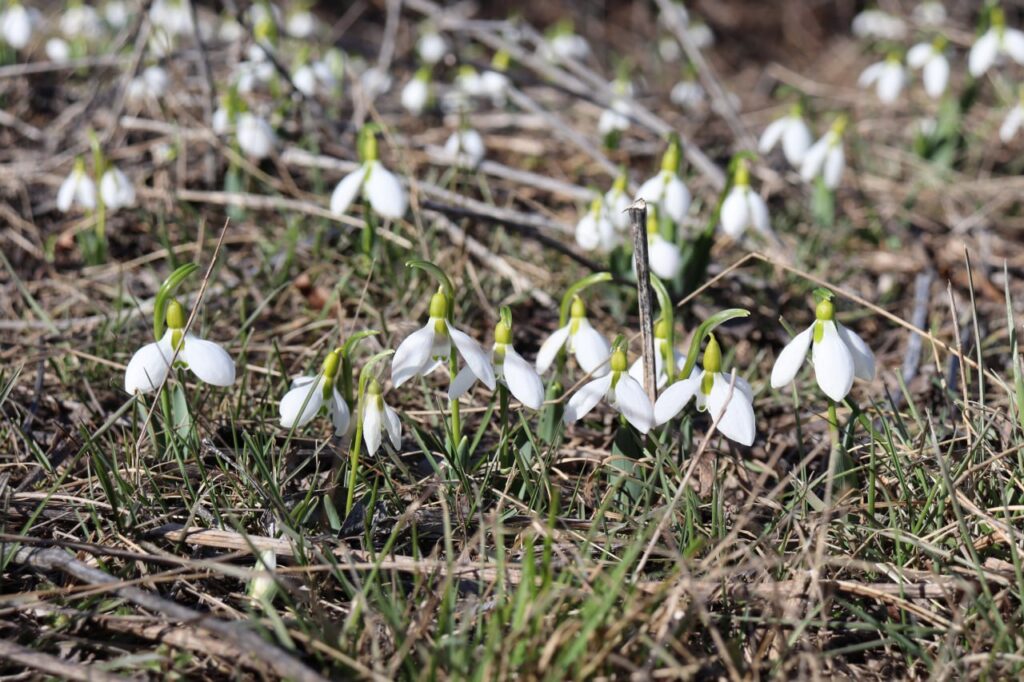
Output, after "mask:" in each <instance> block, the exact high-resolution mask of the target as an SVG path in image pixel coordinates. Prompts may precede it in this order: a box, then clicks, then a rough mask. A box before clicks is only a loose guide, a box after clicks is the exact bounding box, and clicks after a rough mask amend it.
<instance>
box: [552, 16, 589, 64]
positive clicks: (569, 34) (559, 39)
mask: <svg viewBox="0 0 1024 682" xmlns="http://www.w3.org/2000/svg"><path fill="white" fill-rule="evenodd" d="M542 52H543V54H544V56H545V57H547V58H548V59H550V60H552V61H568V60H570V59H576V60H583V59H586V58H587V55H589V54H590V46H589V45H588V44H587V41H586V39H584V38H583V36H579V35H576V34H575V33H573V29H572V22H571V21H562V22H560V23H559V24H558V25H556V26H555V28H554V30H553V31H552V32H551V33H550V34H549V35H548V38H547V40H546V41H545V43H544V45H543V46H542Z"/></svg>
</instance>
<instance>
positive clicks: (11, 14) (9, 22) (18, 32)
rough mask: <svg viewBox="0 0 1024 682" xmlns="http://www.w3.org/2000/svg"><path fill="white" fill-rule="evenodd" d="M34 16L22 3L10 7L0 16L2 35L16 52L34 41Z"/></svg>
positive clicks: (0, 31)
mask: <svg viewBox="0 0 1024 682" xmlns="http://www.w3.org/2000/svg"><path fill="white" fill-rule="evenodd" d="M33 23H34V22H33V21H32V14H31V13H29V11H28V10H27V9H25V6H24V5H22V4H21V3H20V2H14V3H12V4H10V5H8V7H7V9H6V10H4V12H3V14H2V15H0V34H2V35H3V37H4V42H6V43H7V44H8V45H10V46H11V47H13V48H14V49H15V50H23V49H25V46H26V45H28V43H29V41H30V40H32V24H33Z"/></svg>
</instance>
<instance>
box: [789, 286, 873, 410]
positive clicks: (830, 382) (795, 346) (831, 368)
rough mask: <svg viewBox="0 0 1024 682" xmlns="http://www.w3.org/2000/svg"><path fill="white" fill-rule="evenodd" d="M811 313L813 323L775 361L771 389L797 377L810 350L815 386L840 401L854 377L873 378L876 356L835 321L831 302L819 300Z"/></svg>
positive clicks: (848, 389) (856, 337) (854, 334)
mask: <svg viewBox="0 0 1024 682" xmlns="http://www.w3.org/2000/svg"><path fill="white" fill-rule="evenodd" d="M814 314H815V318H816V319H815V321H814V324H812V325H811V326H810V327H808V328H807V329H805V330H804V331H802V332H800V333H799V334H797V335H796V336H795V337H793V340H792V341H790V342H789V343H787V344H786V347H785V348H783V349H782V352H781V353H780V354H779V357H778V358H777V359H776V360H775V366H774V367H773V368H772V388H781V387H783V386H785V385H787V384H789V383H790V382H792V381H793V379H794V378H796V374H797V372H798V371H799V370H800V366H801V365H803V362H804V359H805V358H806V357H807V351H808V349H810V350H811V361H812V362H813V364H814V377H815V379H817V381H818V386H820V387H821V390H822V391H824V393H825V395H827V396H828V397H829V398H831V399H832V400H833V401H835V402H839V401H841V400H842V399H843V398H845V397H846V396H847V394H848V393H849V392H850V388H851V387H852V386H853V379H854V377H856V378H858V379H863V380H865V381H871V380H872V379H873V378H874V377H875V355H874V353H872V352H871V349H870V348H869V347H868V345H867V344H866V343H864V340H863V339H862V338H860V336H858V335H857V334H856V333H855V332H853V331H851V330H849V329H847V328H846V327H844V326H843V325H841V324H840V323H839V322H837V321H836V319H835V306H834V305H833V304H832V301H829V300H822V301H821V302H820V303H818V305H817V307H816V308H815V311H814ZM812 346H813V347H812Z"/></svg>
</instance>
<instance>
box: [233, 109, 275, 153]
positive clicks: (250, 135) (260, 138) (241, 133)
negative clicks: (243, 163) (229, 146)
mask: <svg viewBox="0 0 1024 682" xmlns="http://www.w3.org/2000/svg"><path fill="white" fill-rule="evenodd" d="M235 139H237V140H238V146H239V148H240V149H241V150H242V152H243V153H244V154H245V155H246V156H248V157H250V158H252V159H256V160H259V159H264V158H266V157H268V156H270V153H271V152H272V151H273V149H274V145H276V144H277V136H276V135H275V134H274V129H273V128H271V127H270V124H269V123H267V121H266V119H264V118H262V117H261V116H257V115H256V114H253V113H251V112H248V111H245V112H242V113H241V114H239V115H238V120H237V122H236V125H235Z"/></svg>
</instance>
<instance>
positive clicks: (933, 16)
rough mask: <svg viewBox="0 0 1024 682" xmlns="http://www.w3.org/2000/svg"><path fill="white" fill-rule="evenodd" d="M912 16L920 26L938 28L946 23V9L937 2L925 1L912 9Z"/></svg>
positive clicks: (935, 0)
mask: <svg viewBox="0 0 1024 682" xmlns="http://www.w3.org/2000/svg"><path fill="white" fill-rule="evenodd" d="M912 16H913V17H914V21H916V22H917V23H919V24H921V25H922V26H940V25H942V24H944V23H946V7H945V5H943V4H942V3H941V2H938V0H926V1H925V2H921V3H918V4H917V5H916V6H915V7H914V11H913V13H912Z"/></svg>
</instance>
